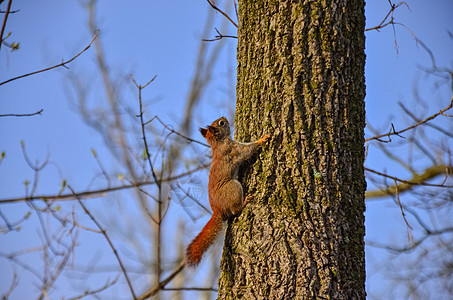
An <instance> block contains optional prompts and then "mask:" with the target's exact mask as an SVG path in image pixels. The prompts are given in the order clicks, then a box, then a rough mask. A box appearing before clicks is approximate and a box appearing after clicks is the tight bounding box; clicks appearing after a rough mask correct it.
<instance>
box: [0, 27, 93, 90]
mask: <svg viewBox="0 0 453 300" xmlns="http://www.w3.org/2000/svg"><path fill="white" fill-rule="evenodd" d="M98 34H99V30H97V31H96V33H95V34H94V36H93V38H92V39H91V42H90V43H89V44H88V46H86V47H85V49H83V50H82V51H80V52H79V53H77V54H76V56H74V57H73V58H71V59H69V60H67V61H64V62H62V63H60V64H58V65H55V66H53V67H49V68H45V69H42V70H39V71H35V72H31V73H28V74H24V75H21V76H17V77H14V78H11V79H8V80H6V81H3V82H1V83H0V85H3V84H5V83H8V82H11V81H14V80H17V79H21V78H24V77H27V76H31V75H35V74H38V73H42V72H46V71H49V70H52V69H55V68H59V67H66V65H67V64H69V63H70V62H72V61H73V60H75V59H76V58H77V57H79V56H80V55H82V53H84V52H85V51H87V50H88V49H89V48H90V47H91V45H92V44H93V43H94V41H95V40H96V38H97V36H98Z"/></svg>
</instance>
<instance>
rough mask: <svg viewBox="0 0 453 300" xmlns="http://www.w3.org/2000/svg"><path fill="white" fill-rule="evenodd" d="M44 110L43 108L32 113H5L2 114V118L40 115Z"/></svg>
mask: <svg viewBox="0 0 453 300" xmlns="http://www.w3.org/2000/svg"><path fill="white" fill-rule="evenodd" d="M43 111H44V109H41V110H39V111H37V112H34V113H31V114H4V115H0V118H1V117H31V116H35V115H40V114H41V113H42V112H43Z"/></svg>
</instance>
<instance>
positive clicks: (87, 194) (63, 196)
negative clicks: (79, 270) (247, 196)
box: [0, 164, 210, 205]
mask: <svg viewBox="0 0 453 300" xmlns="http://www.w3.org/2000/svg"><path fill="white" fill-rule="evenodd" d="M209 166H210V164H204V165H201V166H199V167H196V168H195V169H193V170H189V171H187V172H185V173H181V174H179V175H176V176H171V177H167V178H164V179H162V180H161V182H169V181H173V180H175V179H179V178H182V177H185V176H187V175H190V174H192V173H194V172H197V171H199V170H201V169H205V168H207V167H209ZM151 184H156V182H154V181H143V182H136V183H131V184H126V185H122V186H116V187H111V188H105V189H98V190H92V191H85V192H80V193H75V194H73V193H68V194H56V195H34V196H30V197H18V198H9V199H0V205H1V204H5V203H15V202H24V201H32V200H43V201H50V200H76V199H77V198H76V197H78V198H80V199H86V198H90V197H93V198H94V197H101V196H105V194H106V193H110V192H116V191H121V190H126V189H131V188H136V187H140V186H146V185H151Z"/></svg>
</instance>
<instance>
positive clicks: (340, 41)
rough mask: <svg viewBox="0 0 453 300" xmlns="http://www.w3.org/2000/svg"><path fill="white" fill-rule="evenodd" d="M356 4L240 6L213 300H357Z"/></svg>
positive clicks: (360, 26)
mask: <svg viewBox="0 0 453 300" xmlns="http://www.w3.org/2000/svg"><path fill="white" fill-rule="evenodd" d="M364 26H365V16H364V1H363V0H346V1H270V0H264V1H239V29H238V49H237V52H238V53H237V57H238V69H237V72H238V78H237V106H236V122H235V123H236V139H238V140H239V141H244V142H245V141H251V140H256V139H257V138H259V137H260V136H262V135H263V134H266V133H269V134H271V135H272V140H271V141H270V143H269V144H268V145H267V146H265V147H264V149H263V151H262V152H261V154H260V155H259V157H258V159H256V160H255V161H253V162H251V163H250V165H248V166H246V168H245V171H244V172H245V173H244V174H243V175H242V176H241V177H240V179H241V181H242V183H243V186H244V191H246V193H249V194H251V195H253V196H254V199H253V200H252V201H251V202H250V203H248V204H247V206H246V207H245V208H244V210H243V211H242V213H241V215H240V216H238V217H237V218H235V219H234V220H231V222H230V224H229V227H228V229H227V233H226V238H225V245H224V251H223V257H222V262H221V268H222V274H221V277H220V279H219V299H240V298H245V299H365V295H366V294H365V259H364V256H365V253H364V240H363V238H364V234H365V227H364V216H363V212H364V210H365V197H364V193H365V188H366V183H365V176H364V168H363V162H364V126H365V110H364V106H365V104H364V97H365V78H364V65H365V54H364V48H365V37H364Z"/></svg>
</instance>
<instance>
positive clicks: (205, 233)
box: [186, 117, 270, 266]
mask: <svg viewBox="0 0 453 300" xmlns="http://www.w3.org/2000/svg"><path fill="white" fill-rule="evenodd" d="M200 132H201V135H202V136H203V137H204V138H205V139H206V140H207V141H208V143H209V145H211V149H212V163H211V170H210V172H209V184H208V192H209V204H210V205H211V209H212V212H213V213H212V217H211V219H210V220H209V222H208V223H207V224H206V225H205V226H204V227H203V229H202V230H201V232H200V233H199V234H198V235H197V236H196V237H195V239H194V240H193V241H192V242H191V243H190V245H189V246H188V247H187V249H186V264H187V265H189V266H196V265H198V264H199V263H200V261H201V258H202V256H203V253H204V252H205V251H206V250H207V249H208V248H209V246H211V244H212V243H213V242H214V240H215V238H216V237H217V235H218V234H219V233H220V231H221V230H222V228H223V221H226V220H228V219H229V218H230V217H232V216H234V215H237V214H239V213H240V212H241V210H242V208H243V207H244V205H245V203H246V202H247V200H248V196H247V197H246V199H245V200H244V199H243V198H244V197H243V192H242V186H241V184H240V183H239V181H237V179H236V178H237V174H238V169H239V166H240V165H241V163H242V162H244V161H246V160H248V159H249V158H250V157H251V156H252V155H253V154H255V153H256V152H257V151H258V149H259V148H260V147H261V146H262V145H263V144H264V143H266V142H267V140H269V139H270V135H268V134H267V135H265V136H263V137H262V138H260V139H259V140H258V141H256V142H253V143H239V142H237V141H234V140H233V139H232V138H231V137H230V124H229V123H228V120H227V119H226V118H225V117H221V118H219V119H217V120H215V121H214V122H212V124H211V125H210V126H208V128H200ZM243 200H244V201H243Z"/></svg>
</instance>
